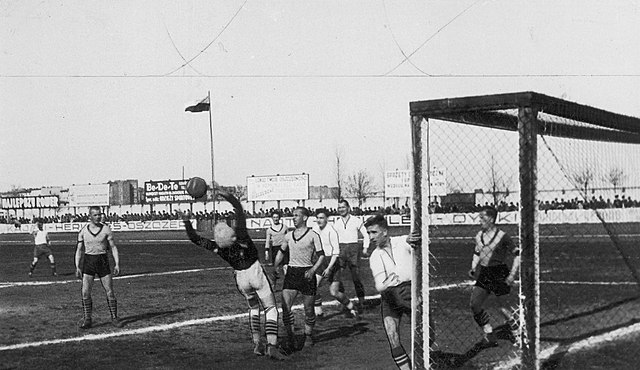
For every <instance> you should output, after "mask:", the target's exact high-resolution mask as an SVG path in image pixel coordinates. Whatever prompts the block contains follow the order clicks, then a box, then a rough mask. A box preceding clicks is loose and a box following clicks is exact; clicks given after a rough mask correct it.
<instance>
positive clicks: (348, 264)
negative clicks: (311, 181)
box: [334, 199, 369, 309]
mask: <svg viewBox="0 0 640 370" xmlns="http://www.w3.org/2000/svg"><path fill="white" fill-rule="evenodd" d="M338 213H339V214H340V216H339V217H338V218H337V219H336V221H335V222H334V228H335V229H336V231H337V232H338V239H339V241H340V258H339V260H338V262H339V263H340V280H341V281H344V280H345V279H347V278H349V277H350V278H351V280H353V287H354V288H355V290H356V296H357V297H358V304H359V306H360V309H362V307H363V305H364V285H363V284H362V280H361V279H360V267H359V265H360V243H358V233H360V234H362V237H363V238H364V241H363V246H362V254H364V255H365V256H366V255H367V253H368V250H369V238H368V237H367V230H366V229H365V227H364V224H363V223H362V221H361V220H360V219H359V218H357V217H353V216H352V215H351V207H350V206H349V202H347V201H346V200H344V199H341V200H340V201H339V202H338ZM347 269H349V271H350V275H348V274H347Z"/></svg>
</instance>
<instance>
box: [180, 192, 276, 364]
mask: <svg viewBox="0 0 640 370" xmlns="http://www.w3.org/2000/svg"><path fill="white" fill-rule="evenodd" d="M218 194H220V195H221V196H222V197H223V198H224V199H226V200H227V201H228V202H229V203H231V205H232V206H233V208H234V212H235V214H236V217H237V218H236V226H235V228H232V227H229V226H228V225H227V224H226V223H218V224H216V225H215V228H214V235H215V239H216V240H215V241H214V240H210V239H207V238H203V237H201V236H200V235H198V233H197V232H196V231H195V230H194V229H193V226H192V225H191V221H190V220H189V217H188V216H186V215H183V220H184V225H185V229H186V231H187V235H188V236H189V240H191V241H192V242H193V243H194V244H196V245H199V246H201V247H203V248H205V249H208V250H210V251H212V252H215V253H217V254H218V255H219V256H220V257H221V258H222V259H224V260H225V261H227V262H228V263H229V264H230V265H231V267H233V269H234V270H235V274H234V275H235V278H236V285H237V287H238V290H239V291H240V292H241V293H242V295H243V296H244V297H245V298H246V299H247V303H248V304H249V322H250V327H251V335H252V338H253V343H254V345H255V347H254V351H253V352H254V353H255V354H256V355H264V354H265V351H264V348H263V345H262V342H261V341H260V306H262V307H263V309H264V313H265V318H266V320H265V328H264V331H265V334H266V336H267V349H266V354H267V356H269V357H271V358H273V359H277V360H284V359H286V357H285V355H284V354H283V353H282V352H281V351H280V350H279V349H278V348H277V347H276V344H277V341H278V310H277V308H276V299H275V296H274V295H273V289H272V288H271V284H270V283H269V280H268V279H267V275H266V274H265V272H264V270H263V269H262V266H261V265H260V262H259V260H258V249H257V248H256V246H255V245H254V244H253V240H251V237H250V236H249V233H248V232H247V225H246V216H245V214H244V211H243V209H242V205H241V204H240V202H239V201H238V200H237V199H236V198H235V197H234V196H233V195H231V194H229V193H226V192H219V193H218Z"/></svg>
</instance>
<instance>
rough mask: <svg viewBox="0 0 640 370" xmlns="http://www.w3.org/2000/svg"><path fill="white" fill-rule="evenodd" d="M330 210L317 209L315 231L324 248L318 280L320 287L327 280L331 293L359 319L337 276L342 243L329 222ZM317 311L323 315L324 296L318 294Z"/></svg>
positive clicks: (319, 315)
mask: <svg viewBox="0 0 640 370" xmlns="http://www.w3.org/2000/svg"><path fill="white" fill-rule="evenodd" d="M328 217H329V212H328V211H327V210H326V209H324V208H321V209H318V210H316V222H317V223H316V224H315V225H313V231H315V232H316V233H317V234H318V235H319V236H320V241H321V242H322V249H323V250H324V255H325V258H324V262H323V263H322V266H321V267H320V269H319V270H318V271H316V279H317V280H318V287H319V286H320V285H321V284H322V282H324V281H326V282H328V283H329V284H330V285H329V293H330V294H331V295H332V296H333V297H334V298H335V299H336V300H338V302H340V303H342V305H343V306H344V308H345V309H346V310H347V312H349V314H350V315H352V316H353V317H354V318H356V319H358V317H359V314H358V312H357V311H356V310H355V307H354V306H353V302H351V301H350V300H349V298H347V296H346V295H345V294H344V286H343V285H342V281H340V279H338V277H337V276H336V272H337V271H338V256H339V255H340V245H339V243H338V233H337V232H336V230H335V229H334V228H333V226H331V225H330V224H329V222H328V221H329V220H328ZM315 312H316V316H318V317H322V315H323V312H322V297H321V296H320V295H319V294H317V295H316V300H315Z"/></svg>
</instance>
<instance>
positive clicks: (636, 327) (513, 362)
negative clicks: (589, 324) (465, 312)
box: [496, 323, 640, 369]
mask: <svg viewBox="0 0 640 370" xmlns="http://www.w3.org/2000/svg"><path fill="white" fill-rule="evenodd" d="M637 332H640V323H636V324H633V325H631V326H627V327H625V328H619V329H616V330H612V331H610V332H607V333H604V334H600V335H596V336H593V337H589V338H585V339H582V340H579V341H577V342H574V343H571V344H558V343H554V344H552V345H551V346H549V347H547V348H545V349H543V350H541V351H540V354H539V358H540V360H547V359H549V358H550V357H551V356H553V355H555V354H559V353H572V352H579V351H583V350H586V349H589V348H591V347H595V346H598V345H600V344H602V343H605V342H608V343H611V342H612V341H615V340H616V339H620V338H622V337H623V336H625V335H629V334H633V333H637ZM520 364H521V363H520V359H519V358H512V359H510V360H509V361H507V362H506V363H502V364H500V365H498V367H496V369H513V368H514V367H516V366H518V365H520Z"/></svg>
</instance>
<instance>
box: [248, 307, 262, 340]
mask: <svg viewBox="0 0 640 370" xmlns="http://www.w3.org/2000/svg"><path fill="white" fill-rule="evenodd" d="M249 327H250V328H251V338H252V339H253V343H254V344H258V343H259V342H260V308H250V309H249Z"/></svg>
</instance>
